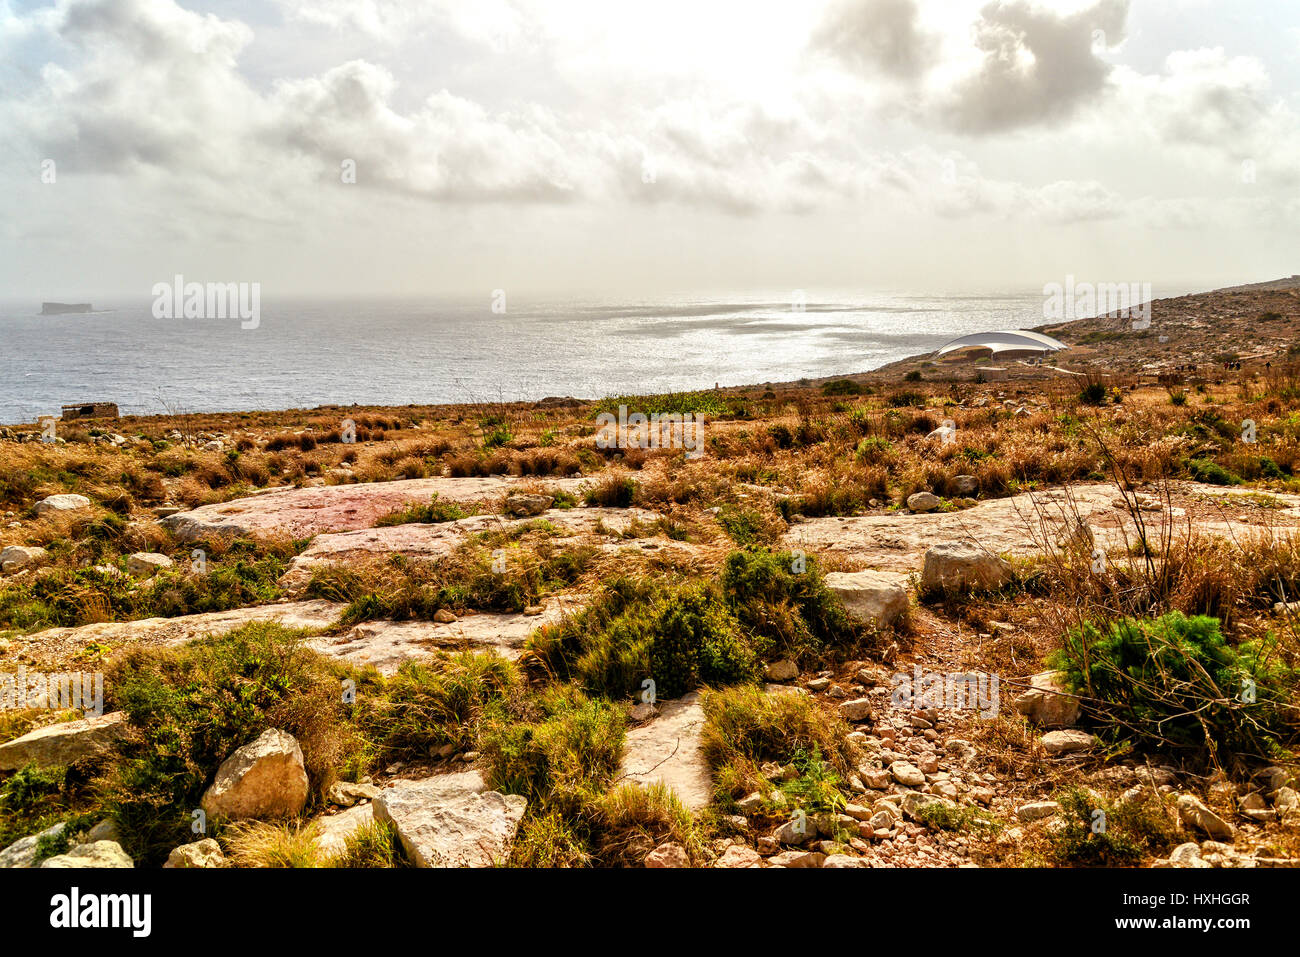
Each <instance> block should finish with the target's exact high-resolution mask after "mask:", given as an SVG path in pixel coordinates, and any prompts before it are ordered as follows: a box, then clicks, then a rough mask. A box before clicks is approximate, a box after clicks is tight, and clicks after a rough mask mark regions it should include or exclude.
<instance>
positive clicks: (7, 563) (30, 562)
mask: <svg viewBox="0 0 1300 957" xmlns="http://www.w3.org/2000/svg"><path fill="white" fill-rule="evenodd" d="M49 555H50V553H49V552H47V551H46V550H45V549H43V548H39V547H37V546H35V545H10V546H9V547H8V548H5V549H4V550H2V551H0V572H4V573H5V574H6V575H8V574H10V573H11V572H16V571H20V570H22V569H24V568H33V567H35V566H37V565H41V564H44V562H45V561H46V559H47V558H49Z"/></svg>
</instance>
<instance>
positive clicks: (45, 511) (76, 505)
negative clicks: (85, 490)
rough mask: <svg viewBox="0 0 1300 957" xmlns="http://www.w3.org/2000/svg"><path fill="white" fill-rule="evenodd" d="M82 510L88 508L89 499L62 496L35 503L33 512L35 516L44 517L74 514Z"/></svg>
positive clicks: (81, 496)
mask: <svg viewBox="0 0 1300 957" xmlns="http://www.w3.org/2000/svg"><path fill="white" fill-rule="evenodd" d="M83 508H90V499H88V498H86V496H84V495H70V494H64V495H51V496H50V497H49V498H44V499H41V500H40V501H39V502H37V503H36V508H35V511H36V514H37V515H40V516H45V515H53V514H57V513H59V512H76V511H79V510H80V509H83Z"/></svg>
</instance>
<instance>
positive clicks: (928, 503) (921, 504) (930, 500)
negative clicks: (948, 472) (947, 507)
mask: <svg viewBox="0 0 1300 957" xmlns="http://www.w3.org/2000/svg"><path fill="white" fill-rule="evenodd" d="M942 504H943V499H941V498H940V497H939V496H937V495H935V494H934V493H933V492H915V493H913V494H912V495H909V496H907V507H908V508H909V509H910V510H911V511H913V512H933V511H934V510H935V509H936V508H938V507H939V506H940V505H942Z"/></svg>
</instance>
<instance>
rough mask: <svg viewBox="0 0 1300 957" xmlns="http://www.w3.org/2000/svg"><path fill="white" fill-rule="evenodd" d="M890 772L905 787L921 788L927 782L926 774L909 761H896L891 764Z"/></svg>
mask: <svg viewBox="0 0 1300 957" xmlns="http://www.w3.org/2000/svg"><path fill="white" fill-rule="evenodd" d="M889 773H890V774H892V775H893V777H894V780H895V781H897V782H898V783H899V784H901V785H903V786H904V787H909V788H919V787H922V786H923V785H924V784H925V774H923V773H922V771H921V769H920V768H918V767H917V766H916V765H914V764H911V763H909V762H907V761H895V762H894V763H893V764H891V765H890V766H889Z"/></svg>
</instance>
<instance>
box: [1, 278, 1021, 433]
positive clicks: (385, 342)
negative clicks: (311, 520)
mask: <svg viewBox="0 0 1300 957" xmlns="http://www.w3.org/2000/svg"><path fill="white" fill-rule="evenodd" d="M94 306H95V309H96V311H95V312H94V313H91V314H83V315H65V316H41V315H39V314H38V313H39V310H40V304H39V303H33V302H12V301H10V302H3V303H0V422H7V423H16V422H31V421H34V420H35V418H36V416H38V415H42V414H46V413H52V414H58V411H59V407H60V406H62V405H64V404H69V403H73V402H90V401H99V402H116V403H117V404H118V406H119V407H120V409H121V411H122V413H123V414H132V413H138V414H151V413H160V412H166V411H171V412H205V411H240V410H257V409H286V408H310V407H313V406H317V405H327V404H346V405H350V404H352V403H354V402H355V403H360V404H362V405H406V404H410V403H415V404H424V403H442V402H486V401H500V400H514V399H540V398H543V397H545V396H564V395H572V396H577V397H582V398H600V397H604V396H608V395H616V394H627V393H657V392H668V391H675V390H689V389H700V388H711V387H712V386H713V385H714V384H715V383H720V384H721V385H723V386H729V385H751V384H762V383H765V382H783V381H789V380H795V379H800V378H805V377H807V378H816V377H820V376H829V375H837V374H846V373H853V372H863V371H867V370H869V369H873V368H876V367H878V366H881V365H884V364H886V363H889V362H893V361H895V360H897V359H902V358H905V357H907V356H910V355H916V354H918V353H923V352H928V351H931V350H933V349H936V348H938V347H939V346H940V345H942V344H943V343H945V342H946V341H948V340H949V339H951V338H953V337H956V336H960V335H965V334H967V333H971V332H980V331H985V330H991V329H1018V328H1028V327H1031V326H1035V325H1039V324H1041V323H1042V322H1043V318H1042V309H1043V298H1042V296H1041V294H1039V295H1028V294H1025V295H1005V296H984V297H951V296H947V297H926V296H909V295H873V296H863V297H844V298H843V299H842V300H841V301H828V302H809V303H808V304H807V305H806V307H805V308H804V310H803V311H796V310H794V309H792V307H791V303H790V302H789V301H788V300H787V301H785V302H776V301H771V300H767V301H759V300H753V299H745V298H740V297H737V298H734V299H728V300H716V299H681V300H675V301H662V302H652V303H630V302H608V301H606V302H594V301H589V302H576V303H575V302H566V303H558V302H520V301H516V300H510V301H508V302H507V306H506V309H507V311H506V312H505V313H504V314H495V313H493V312H492V311H491V309H490V308H489V302H488V301H478V302H473V303H470V302H465V301H428V300H425V301H371V302H366V301H360V300H357V301H346V302H345V301H334V302H324V301H296V302H294V301H275V300H272V299H264V300H263V301H262V303H261V316H260V320H259V322H258V325H257V328H255V329H241V328H240V321H239V319H238V318H233V319H156V318H154V316H153V312H152V300H141V301H137V302H103V303H101V302H96V303H95V304H94Z"/></svg>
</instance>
